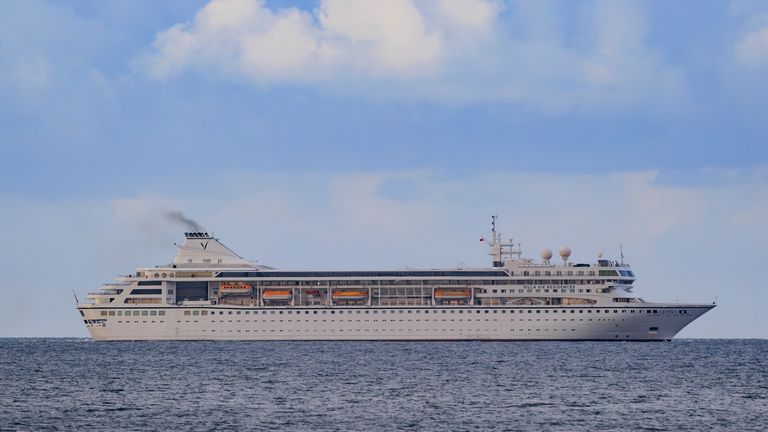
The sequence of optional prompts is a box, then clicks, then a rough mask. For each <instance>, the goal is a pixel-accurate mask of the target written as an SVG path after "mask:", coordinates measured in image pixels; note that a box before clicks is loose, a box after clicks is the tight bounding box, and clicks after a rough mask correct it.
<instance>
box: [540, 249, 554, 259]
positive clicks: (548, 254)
mask: <svg viewBox="0 0 768 432" xmlns="http://www.w3.org/2000/svg"><path fill="white" fill-rule="evenodd" d="M541 259H543V260H544V261H549V260H550V259H552V249H549V248H547V249H542V251H541Z"/></svg>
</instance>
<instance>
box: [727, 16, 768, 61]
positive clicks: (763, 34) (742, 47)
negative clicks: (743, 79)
mask: <svg viewBox="0 0 768 432" xmlns="http://www.w3.org/2000/svg"><path fill="white" fill-rule="evenodd" d="M734 50H735V53H736V58H738V59H739V61H741V62H742V63H743V64H745V65H747V66H752V67H756V66H761V65H766V64H768V25H766V26H765V27H761V28H758V29H755V30H752V31H750V32H748V33H746V34H744V35H743V36H742V37H741V39H740V40H739V41H738V42H737V43H736V46H735V47H734Z"/></svg>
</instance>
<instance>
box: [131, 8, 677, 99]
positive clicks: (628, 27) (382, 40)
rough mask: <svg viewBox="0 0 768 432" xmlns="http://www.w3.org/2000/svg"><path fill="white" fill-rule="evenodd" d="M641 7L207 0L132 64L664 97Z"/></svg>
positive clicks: (519, 95) (665, 80)
mask: <svg viewBox="0 0 768 432" xmlns="http://www.w3.org/2000/svg"><path fill="white" fill-rule="evenodd" d="M563 14H575V16H576V17H577V18H576V19H575V22H576V24H575V28H574V29H567V28H566V26H565V25H564V24H563V23H562V22H560V21H558V17H559V16H561V15H563ZM643 15H644V14H643V11H642V10H640V9H638V8H635V7H634V6H632V5H629V4H627V3H617V2H611V1H593V2H588V3H584V4H582V5H579V6H578V7H574V6H569V5H567V4H566V5H564V4H561V5H553V4H550V3H542V2H529V1H510V2H506V3H503V2H501V1H499V0H441V1H430V0H392V1H387V2H382V1H377V0H320V1H319V2H318V3H317V5H316V7H315V8H314V9H313V10H311V11H304V10H300V9H297V8H287V9H279V10H278V9H273V8H270V7H269V6H268V5H267V4H266V3H265V2H264V1H262V0H212V1H211V2H210V3H208V4H207V5H206V6H205V7H203V8H202V9H201V10H200V11H199V12H198V13H197V14H196V15H195V16H194V18H193V19H192V20H191V21H188V22H184V23H179V24H176V25H174V26H172V27H170V28H168V29H166V30H163V31H161V32H160V33H158V34H157V36H156V38H155V40H154V42H153V44H152V49H151V50H150V51H149V52H148V53H147V54H146V55H145V56H143V57H142V58H141V59H140V60H139V62H138V65H139V68H140V70H141V71H142V72H144V73H146V74H147V75H149V76H150V77H152V78H154V79H170V78H172V77H174V76H176V75H179V74H181V73H182V72H184V71H187V70H195V71H198V72H199V73H204V74H214V75H219V76H225V77H227V78H229V79H232V80H236V81H242V80H246V81H248V82H250V83H252V84H253V85H257V86H265V85H277V84H289V85H303V86H311V87H314V88H317V89H318V90H319V91H324V92H333V93H340V94H351V95H354V96H365V97H380V98H419V99H426V100H433V101H441V102H452V103H472V102H485V101H500V102H509V103H515V104H520V105H523V106H533V107H536V108H538V109H544V110H554V111H560V110H566V109H574V108H582V109H583V108H587V109H590V108H605V107H616V106H619V107H633V106H637V105H639V104H649V103H652V104H654V105H655V106H657V107H665V106H670V105H674V104H675V103H677V102H678V101H679V98H680V96H681V93H682V92H683V76H682V73H681V71H680V69H678V68H676V67H675V66H673V65H667V64H664V63H663V62H662V61H661V59H660V57H659V56H658V55H657V54H656V53H655V52H654V51H653V50H651V49H650V48H649V47H648V46H647V45H646V43H645V38H646V24H645V22H644V19H643ZM567 32H571V33H574V34H568V37H566V36H565V35H566V33H567ZM566 40H567V41H569V42H566ZM574 41H577V42H576V43H574Z"/></svg>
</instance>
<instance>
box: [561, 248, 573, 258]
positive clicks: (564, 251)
mask: <svg viewBox="0 0 768 432" xmlns="http://www.w3.org/2000/svg"><path fill="white" fill-rule="evenodd" d="M570 256H571V248H569V247H568V246H563V247H561V248H560V257H561V258H563V259H564V260H567V259H568V257H570Z"/></svg>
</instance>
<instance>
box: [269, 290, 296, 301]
mask: <svg viewBox="0 0 768 432" xmlns="http://www.w3.org/2000/svg"><path fill="white" fill-rule="evenodd" d="M261 297H262V298H263V299H264V300H290V299H291V297H293V293H292V292H291V291H289V290H273V289H270V290H264V293H263V294H262V295H261Z"/></svg>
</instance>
